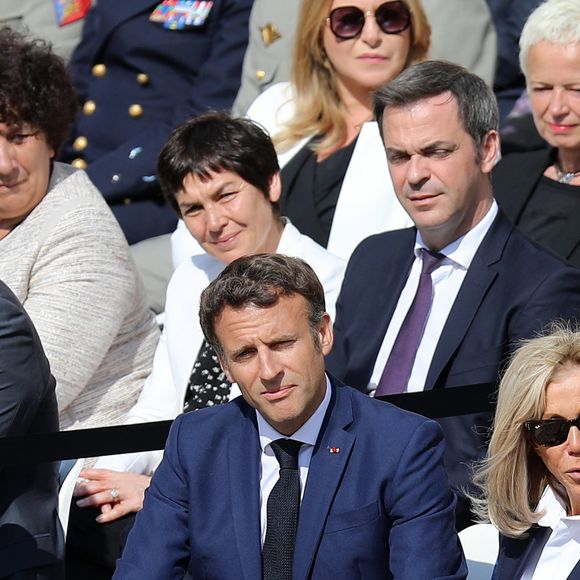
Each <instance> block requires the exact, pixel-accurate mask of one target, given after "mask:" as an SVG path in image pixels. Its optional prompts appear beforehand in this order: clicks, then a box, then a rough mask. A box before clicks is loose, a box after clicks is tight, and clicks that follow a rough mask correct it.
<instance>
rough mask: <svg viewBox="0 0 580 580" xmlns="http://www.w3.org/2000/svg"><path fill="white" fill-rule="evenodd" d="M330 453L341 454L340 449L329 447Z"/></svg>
mask: <svg viewBox="0 0 580 580" xmlns="http://www.w3.org/2000/svg"><path fill="white" fill-rule="evenodd" d="M328 452H329V453H331V454H333V455H334V454H335V453H340V447H329V448H328Z"/></svg>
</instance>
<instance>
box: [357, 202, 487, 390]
mask: <svg viewBox="0 0 580 580" xmlns="http://www.w3.org/2000/svg"><path fill="white" fill-rule="evenodd" d="M497 212H498V207H497V203H496V202H495V200H494V201H493V203H492V205H491V207H490V209H489V210H488V212H487V213H486V214H485V216H484V217H483V219H482V220H481V221H480V222H479V223H478V224H477V225H476V226H475V227H474V228H472V229H471V230H470V231H469V232H467V233H466V234H465V235H464V236H462V237H460V238H459V239H457V240H455V241H454V242H452V243H451V244H449V245H448V246H446V247H445V248H443V249H442V250H441V253H442V254H444V255H445V259H444V260H443V261H442V263H441V265H440V266H439V268H437V269H436V270H435V271H434V272H433V273H432V274H431V279H432V282H433V302H432V305H431V310H430V312H429V315H428V318H427V324H426V325H425V331H424V333H423V337H422V338H421V341H420V343H419V347H418V349H417V356H416V357H415V361H414V363H413V369H412V371H411V376H410V378H409V383H408V385H407V392H417V391H422V390H423V389H424V388H425V382H426V380H427V374H428V372H429V367H430V366H431V361H432V360H433V355H434V354H435V349H436V348H437V343H438V342H439V337H440V336H441V333H442V332H443V327H444V326H445V322H446V321H447V317H448V316H449V313H450V312H451V308H452V307H453V304H454V303H455V299H456V298H457V295H458V294H459V290H460V289H461V285H462V284H463V280H464V279H465V276H466V274H467V270H468V269H469V266H470V265H471V262H472V260H473V257H474V256H475V253H476V252H477V250H478V248H479V246H480V244H481V242H482V241H483V238H484V237H485V235H486V234H487V232H488V230H489V228H490V227H491V224H492V223H493V220H494V219H495V217H496V216H497ZM422 249H428V248H427V246H426V244H425V242H424V241H423V238H422V237H421V234H420V233H419V232H418V231H417V237H416V240H415V248H414V252H415V260H414V261H413V265H412V266H411V271H410V273H409V277H408V278H407V283H406V284H405V287H404V288H403V291H402V292H401V295H400V296H399V301H398V303H397V306H396V308H395V311H394V313H393V316H392V318H391V322H390V324H389V326H388V328H387V332H386V334H385V338H384V339H383V343H382V345H381V348H380V350H379V354H378V356H377V359H376V361H375V366H374V369H373V373H372V375H371V380H370V382H369V385H368V387H367V390H368V392H370V393H374V391H375V389H376V388H377V385H378V383H379V381H380V379H381V375H382V373H383V370H384V368H385V365H386V364H387V360H388V358H389V355H390V353H391V350H392V349H393V345H394V343H395V339H396V338H397V335H398V334H399V330H400V329H401V326H402V324H403V321H404V320H405V316H406V315H407V312H408V311H409V308H410V307H411V304H412V302H413V300H414V298H415V294H416V293H417V288H418V287H419V277H420V275H421V267H422V262H423V260H422V252H421V250H422Z"/></svg>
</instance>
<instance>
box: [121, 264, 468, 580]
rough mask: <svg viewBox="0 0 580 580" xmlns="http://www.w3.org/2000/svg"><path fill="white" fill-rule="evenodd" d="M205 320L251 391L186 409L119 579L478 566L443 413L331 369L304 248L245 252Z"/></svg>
mask: <svg viewBox="0 0 580 580" xmlns="http://www.w3.org/2000/svg"><path fill="white" fill-rule="evenodd" d="M200 318H201V323H202V327H203V330H204V334H205V336H206V339H207V340H208V342H209V343H210V344H211V345H212V346H213V347H214V349H215V350H216V352H217V353H218V357H219V360H220V363H221V366H222V368H223V369H224V371H225V372H226V374H227V376H228V379H229V380H230V381H235V382H237V383H238V385H239V387H240V389H241V391H242V394H243V398H242V397H239V398H237V399H235V400H234V401H232V402H230V403H228V404H226V405H220V406H218V407H214V408H208V409H202V410H200V411H196V412H195V413H188V414H185V415H181V416H179V417H178V418H177V419H176V420H175V423H174V425H173V427H172V429H171V433H170V435H169V439H168V442H167V446H166V449H165V454H164V458H163V461H162V463H161V464H160V466H159V468H158V469H157V471H156V472H155V475H154V476H153V479H152V482H151V486H150V488H149V490H148V492H147V494H146V497H145V502H144V507H143V510H142V511H141V512H139V514H138V515H137V519H136V523H135V526H134V528H133V530H132V531H131V533H130V535H129V539H128V543H127V546H126V548H125V551H124V553H123V557H122V559H121V560H119V562H118V565H117V570H116V573H115V576H114V578H116V579H117V580H118V579H131V578H135V579H139V580H147V579H149V578H150V579H155V580H157V579H158V578H163V579H164V580H170V579H173V578H174V579H177V578H182V577H183V574H184V571H185V570H186V569H188V568H189V571H190V574H191V576H192V577H193V578H215V579H222V578H223V579H226V578H240V579H245V580H256V579H259V578H263V579H270V578H275V579H276V580H285V579H287V578H288V579H289V578H292V579H293V580H306V579H307V578H309V579H311V580H328V579H329V578H333V577H335V578H364V579H365V580H374V579H377V580H378V579H391V578H398V579H408V580H416V579H419V578H422V579H433V578H449V579H450V578H465V575H466V568H465V563H464V560H463V556H462V553H461V548H460V547H459V544H458V539H457V535H456V532H455V529H454V525H453V509H454V506H455V499H454V497H453V494H452V493H451V492H450V489H449V486H448V482H447V477H446V474H445V470H444V468H443V463H442V455H443V446H444V444H443V440H442V434H441V431H440V429H439V427H438V425H437V424H436V423H435V422H433V421H429V420H427V419H425V418H424V417H420V416H418V415H413V414H411V413H408V412H405V411H402V410H399V409H397V408H396V407H394V406H391V405H389V404H387V403H382V402H379V401H375V400H373V399H370V398H369V397H366V396H364V395H362V394H361V393H359V392H357V391H356V390H355V389H351V388H349V387H345V386H344V385H342V384H340V383H339V382H337V381H335V380H333V379H329V377H328V376H327V375H325V372H324V356H325V355H326V354H328V352H329V351H330V350H331V348H332V343H333V333H332V324H331V321H330V318H329V316H328V314H327V313H326V312H325V305H324V292H323V289H322V286H321V284H320V282H319V280H318V279H317V278H316V275H315V274H314V272H313V271H312V269H311V268H310V267H309V266H308V265H307V264H306V263H305V262H303V261H302V260H300V259H298V258H289V257H286V256H282V255H275V254H258V255H254V256H248V257H244V258H240V259H238V260H236V261H234V262H232V263H231V264H230V265H229V266H228V267H227V268H226V269H225V270H224V271H223V272H222V274H221V275H220V276H219V277H218V278H217V279H216V280H215V281H214V282H212V284H211V285H210V286H209V287H208V288H207V289H206V290H205V291H204V293H203V295H202V298H201V307H200ZM281 447H284V448H285V449H286V448H288V449H289V448H294V449H295V454H294V455H295V460H294V461H295V463H294V465H293V466H292V465H284V461H283V460H282V459H278V453H279V448H281ZM278 461H280V465H281V467H282V468H281V469H279V464H278ZM289 471H292V472H293V474H289V473H288V472H289ZM288 478H294V479H293V481H294V482H295V487H292V489H293V490H294V491H293V492H292V493H294V494H295V498H296V501H295V503H294V504H293V506H294V507H293V508H292V509H290V508H289V507H287V506H286V505H285V504H284V506H279V505H278V502H280V501H281V502H282V503H284V502H285V500H286V499H287V496H289V495H292V493H291V492H290V491H289V488H286V489H285V491H284V492H283V493H282V494H281V495H279V494H278V491H277V490H278V489H279V486H280V485H286V483H287V479H288ZM284 482H286V483H284ZM273 498H274V499H273ZM278 508H281V509H282V511H283V512H285V513H287V512H288V511H291V513H292V514H293V516H292V518H289V520H290V523H292V522H293V526H294V527H292V526H289V527H288V528H287V527H285V526H283V524H282V522H283V521H286V520H285V519H283V516H282V514H281V512H280V511H276V510H277V509H278ZM298 508H299V512H298ZM298 513H299V515H297V514H298ZM296 517H297V523H296ZM281 528H283V533H282V530H281ZM280 534H282V535H280ZM274 535H275V537H274ZM281 537H284V538H285V540H284V541H281V540H280V538H281ZM427 546H428V550H425V547H427Z"/></svg>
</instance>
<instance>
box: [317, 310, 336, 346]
mask: <svg viewBox="0 0 580 580" xmlns="http://www.w3.org/2000/svg"><path fill="white" fill-rule="evenodd" d="M318 340H319V341H320V349H321V350H322V354H323V355H324V356H326V355H327V354H329V353H330V351H331V350H332V345H333V343H334V333H333V330H332V320H331V318H330V314H328V312H325V313H324V315H323V316H322V319H321V320H320V322H319V323H318Z"/></svg>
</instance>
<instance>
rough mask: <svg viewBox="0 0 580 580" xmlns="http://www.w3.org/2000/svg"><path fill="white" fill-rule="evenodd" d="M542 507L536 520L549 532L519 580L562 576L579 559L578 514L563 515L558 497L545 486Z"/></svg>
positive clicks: (559, 579)
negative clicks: (540, 548)
mask: <svg viewBox="0 0 580 580" xmlns="http://www.w3.org/2000/svg"><path fill="white" fill-rule="evenodd" d="M542 510H545V512H546V513H545V514H544V515H543V516H542V518H541V519H540V521H539V522H538V524H539V525H540V526H546V527H549V528H552V533H551V534H550V537H549V538H548V541H547V542H546V545H545V546H544V549H543V550H542V553H541V554H540V558H539V560H538V561H537V562H534V561H532V562H530V564H529V565H528V567H527V568H526V570H525V572H524V574H523V575H522V577H521V580H546V578H549V579H550V580H566V579H567V578H568V576H569V575H570V572H572V570H573V569H574V566H576V564H577V563H578V560H580V516H567V515H566V507H565V505H564V504H563V503H562V501H561V500H560V498H559V497H558V496H557V495H556V494H555V493H554V492H553V491H552V488H551V487H549V486H548V487H547V488H546V491H545V492H544V495H543V496H542V499H541V500H540V503H539V504H538V510H537V511H542Z"/></svg>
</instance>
